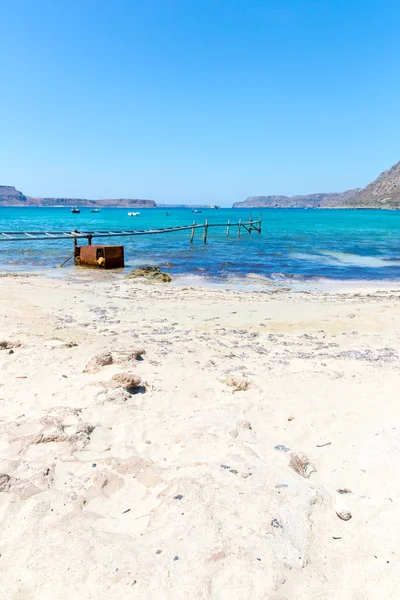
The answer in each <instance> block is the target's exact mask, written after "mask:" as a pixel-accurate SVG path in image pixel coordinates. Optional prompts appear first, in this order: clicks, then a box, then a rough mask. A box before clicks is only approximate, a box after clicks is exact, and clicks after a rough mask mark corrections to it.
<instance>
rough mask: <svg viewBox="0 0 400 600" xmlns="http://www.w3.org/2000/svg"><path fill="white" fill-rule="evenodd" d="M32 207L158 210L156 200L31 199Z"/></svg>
mask: <svg viewBox="0 0 400 600" xmlns="http://www.w3.org/2000/svg"><path fill="white" fill-rule="evenodd" d="M29 200H31V201H32V203H31V205H35V206H79V207H85V206H90V207H93V206H99V207H100V208H102V207H107V206H108V207H115V208H130V207H131V208H156V207H157V205H156V203H155V202H154V200H140V199H138V198H134V199H133V198H118V199H115V200H114V199H109V200H108V199H107V200H87V199H85V198H29Z"/></svg>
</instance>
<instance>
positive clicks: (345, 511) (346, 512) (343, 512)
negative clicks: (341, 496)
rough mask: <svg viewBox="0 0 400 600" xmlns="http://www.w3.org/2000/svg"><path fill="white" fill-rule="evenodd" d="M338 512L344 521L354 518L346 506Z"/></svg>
mask: <svg viewBox="0 0 400 600" xmlns="http://www.w3.org/2000/svg"><path fill="white" fill-rule="evenodd" d="M336 514H337V516H338V517H339V519H342V521H350V519H351V518H352V514H351V512H350V511H349V510H348V509H346V508H342V509H339V510H337V511H336Z"/></svg>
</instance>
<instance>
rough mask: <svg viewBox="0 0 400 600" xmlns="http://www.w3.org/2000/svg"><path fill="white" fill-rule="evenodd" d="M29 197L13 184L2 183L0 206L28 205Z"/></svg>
mask: <svg viewBox="0 0 400 600" xmlns="http://www.w3.org/2000/svg"><path fill="white" fill-rule="evenodd" d="M27 204H28V201H27V197H26V196H24V194H22V193H21V192H19V191H18V190H16V189H15V187H13V186H11V185H0V206H26V205H27Z"/></svg>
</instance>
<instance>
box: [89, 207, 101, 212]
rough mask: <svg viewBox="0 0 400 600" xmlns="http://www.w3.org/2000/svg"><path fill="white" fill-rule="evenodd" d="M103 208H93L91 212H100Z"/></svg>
mask: <svg viewBox="0 0 400 600" xmlns="http://www.w3.org/2000/svg"><path fill="white" fill-rule="evenodd" d="M100 211H101V208H92V210H91V211H90V212H100Z"/></svg>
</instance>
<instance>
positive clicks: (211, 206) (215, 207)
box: [210, 204, 219, 210]
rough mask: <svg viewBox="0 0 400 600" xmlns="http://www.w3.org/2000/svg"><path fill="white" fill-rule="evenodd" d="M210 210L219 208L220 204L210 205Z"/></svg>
mask: <svg viewBox="0 0 400 600" xmlns="http://www.w3.org/2000/svg"><path fill="white" fill-rule="evenodd" d="M210 208H214V209H215V210H216V209H217V208H219V206H218V204H210Z"/></svg>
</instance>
